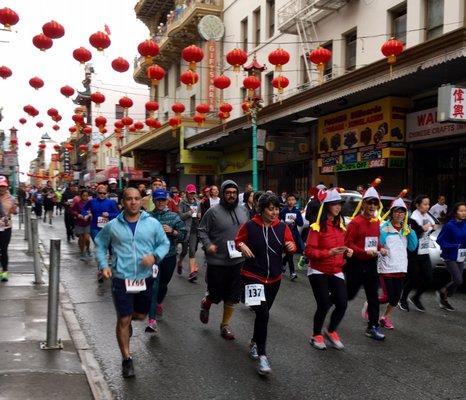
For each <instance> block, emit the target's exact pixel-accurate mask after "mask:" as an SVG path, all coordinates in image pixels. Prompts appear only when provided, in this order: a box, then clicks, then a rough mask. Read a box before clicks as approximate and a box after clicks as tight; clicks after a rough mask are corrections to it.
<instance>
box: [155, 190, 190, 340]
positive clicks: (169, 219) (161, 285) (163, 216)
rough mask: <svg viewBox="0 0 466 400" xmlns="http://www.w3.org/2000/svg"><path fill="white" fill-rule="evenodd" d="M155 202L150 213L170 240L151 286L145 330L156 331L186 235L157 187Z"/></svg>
mask: <svg viewBox="0 0 466 400" xmlns="http://www.w3.org/2000/svg"><path fill="white" fill-rule="evenodd" d="M152 198H153V202H154V204H155V209H154V211H152V212H151V215H152V216H153V217H154V218H155V219H156V220H157V221H159V222H160V223H161V224H162V228H163V230H164V232H165V234H166V235H167V237H168V240H169V241H170V249H169V250H168V253H167V255H166V256H165V258H164V259H163V260H162V261H161V262H160V263H159V274H158V276H157V278H156V279H155V280H154V286H153V288H152V301H151V307H150V311H149V320H148V324H147V327H146V332H153V333H156V332H157V330H158V329H157V316H159V317H161V316H162V315H163V301H164V299H165V296H166V295H167V290H168V284H169V283H170V281H171V279H172V276H173V272H174V271H175V267H176V249H177V246H178V243H181V242H183V240H184V238H185V236H186V226H185V224H184V222H183V221H182V220H181V218H180V216H179V215H178V214H177V213H174V212H172V211H170V210H169V209H168V202H169V201H170V200H169V196H168V193H167V191H165V190H163V189H157V190H156V191H155V192H154V193H152Z"/></svg>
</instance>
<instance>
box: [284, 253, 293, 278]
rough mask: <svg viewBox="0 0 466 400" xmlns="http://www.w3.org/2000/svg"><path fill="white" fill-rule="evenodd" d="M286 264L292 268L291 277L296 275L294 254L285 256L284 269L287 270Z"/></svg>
mask: <svg viewBox="0 0 466 400" xmlns="http://www.w3.org/2000/svg"><path fill="white" fill-rule="evenodd" d="M286 264H288V266H289V268H290V275H292V274H294V273H295V269H294V260H293V254H288V253H287V254H285V255H284V256H283V267H284V268H286Z"/></svg>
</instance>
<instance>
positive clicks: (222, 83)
mask: <svg viewBox="0 0 466 400" xmlns="http://www.w3.org/2000/svg"><path fill="white" fill-rule="evenodd" d="M230 85H231V80H230V78H228V76H225V75H220V76H217V77H216V78H214V86H215V87H216V88H217V89H220V90H223V89H226V88H227V87H229V86H230Z"/></svg>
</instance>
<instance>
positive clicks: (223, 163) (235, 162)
mask: <svg viewBox="0 0 466 400" xmlns="http://www.w3.org/2000/svg"><path fill="white" fill-rule="evenodd" d="M249 151H250V150H249V149H247V148H246V149H243V150H240V151H235V152H233V153H229V154H224V156H223V157H222V159H221V160H220V161H219V162H218V170H219V173H221V174H235V173H238V172H246V171H251V170H252V160H251V156H250V153H249Z"/></svg>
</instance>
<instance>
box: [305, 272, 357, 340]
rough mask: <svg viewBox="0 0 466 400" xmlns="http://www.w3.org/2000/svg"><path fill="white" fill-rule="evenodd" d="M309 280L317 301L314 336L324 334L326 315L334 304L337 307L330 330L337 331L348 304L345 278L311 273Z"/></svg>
mask: <svg viewBox="0 0 466 400" xmlns="http://www.w3.org/2000/svg"><path fill="white" fill-rule="evenodd" d="M309 282H310V284H311V287H312V291H313V292H314V297H315V299H316V303H317V309H316V312H315V314H314V336H315V335H322V327H323V326H324V322H325V317H326V316H327V313H328V310H330V308H331V307H332V305H334V306H335V309H334V310H333V312H332V315H331V316H330V324H329V326H328V331H329V332H334V331H336V329H337V328H338V325H339V324H340V322H341V320H342V319H343V317H344V315H345V312H346V306H347V304H348V298H347V294H346V284H345V281H344V279H341V278H338V277H336V276H335V275H327V274H312V275H309Z"/></svg>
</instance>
